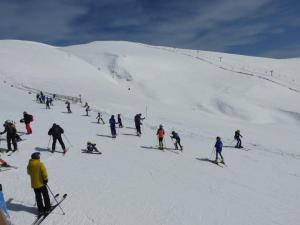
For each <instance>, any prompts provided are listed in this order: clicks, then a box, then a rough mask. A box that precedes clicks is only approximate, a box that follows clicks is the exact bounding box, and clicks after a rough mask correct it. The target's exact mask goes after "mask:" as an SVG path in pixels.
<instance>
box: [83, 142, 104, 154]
mask: <svg viewBox="0 0 300 225" xmlns="http://www.w3.org/2000/svg"><path fill="white" fill-rule="evenodd" d="M86 151H87V152H93V151H95V152H99V153H101V152H100V151H99V150H98V149H97V147H96V144H93V143H92V142H90V141H88V142H87V143H86Z"/></svg>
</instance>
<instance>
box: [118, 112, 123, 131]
mask: <svg viewBox="0 0 300 225" xmlns="http://www.w3.org/2000/svg"><path fill="white" fill-rule="evenodd" d="M118 124H119V128H123V123H122V119H121V114H118Z"/></svg>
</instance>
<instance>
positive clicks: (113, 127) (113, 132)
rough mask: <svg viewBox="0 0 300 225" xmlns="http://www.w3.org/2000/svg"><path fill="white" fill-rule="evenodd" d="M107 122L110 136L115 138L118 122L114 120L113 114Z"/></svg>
mask: <svg viewBox="0 0 300 225" xmlns="http://www.w3.org/2000/svg"><path fill="white" fill-rule="evenodd" d="M109 124H110V131H111V136H112V138H116V137H117V132H116V124H118V123H117V122H116V120H115V116H114V115H112V116H111V117H110V119H109Z"/></svg>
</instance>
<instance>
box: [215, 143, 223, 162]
mask: <svg viewBox="0 0 300 225" xmlns="http://www.w3.org/2000/svg"><path fill="white" fill-rule="evenodd" d="M216 140H217V141H216V144H215V149H216V159H215V161H214V162H215V163H216V164H218V155H220V157H221V162H220V163H223V164H225V162H224V158H223V156H222V148H223V143H222V141H221V138H220V137H217V138H216Z"/></svg>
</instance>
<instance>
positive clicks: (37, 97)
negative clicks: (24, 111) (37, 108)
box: [36, 93, 40, 102]
mask: <svg viewBox="0 0 300 225" xmlns="http://www.w3.org/2000/svg"><path fill="white" fill-rule="evenodd" d="M39 100H40V94H39V93H37V94H36V102H38V101H39Z"/></svg>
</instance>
